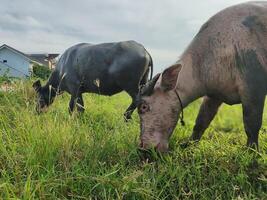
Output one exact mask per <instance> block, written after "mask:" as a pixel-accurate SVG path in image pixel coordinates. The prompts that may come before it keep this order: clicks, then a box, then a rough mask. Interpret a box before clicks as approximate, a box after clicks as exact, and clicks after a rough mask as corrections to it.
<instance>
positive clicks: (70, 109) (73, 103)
mask: <svg viewBox="0 0 267 200" xmlns="http://www.w3.org/2000/svg"><path fill="white" fill-rule="evenodd" d="M75 101H76V97H74V96H73V95H72V96H71V98H70V102H69V113H70V114H72V113H73V110H74V107H75Z"/></svg>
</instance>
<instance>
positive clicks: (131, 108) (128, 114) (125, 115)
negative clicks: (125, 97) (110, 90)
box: [124, 99, 136, 121]
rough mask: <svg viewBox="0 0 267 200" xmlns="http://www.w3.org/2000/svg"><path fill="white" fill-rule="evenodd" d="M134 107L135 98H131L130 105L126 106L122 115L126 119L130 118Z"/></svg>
mask: <svg viewBox="0 0 267 200" xmlns="http://www.w3.org/2000/svg"><path fill="white" fill-rule="evenodd" d="M135 108H136V103H135V99H132V103H131V104H130V106H129V107H128V108H127V110H126V111H125V113H124V117H125V120H126V121H128V120H130V119H132V113H133V111H134V110H135Z"/></svg>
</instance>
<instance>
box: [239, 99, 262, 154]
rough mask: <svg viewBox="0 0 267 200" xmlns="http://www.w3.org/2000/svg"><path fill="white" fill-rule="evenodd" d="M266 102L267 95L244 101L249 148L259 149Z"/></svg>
mask: <svg viewBox="0 0 267 200" xmlns="http://www.w3.org/2000/svg"><path fill="white" fill-rule="evenodd" d="M264 100H265V95H257V96H253V97H252V98H250V99H246V100H243V101H242V108H243V121H244V128H245V131H246V134H247V137H248V138H247V146H249V147H253V148H255V147H256V148H257V149H258V137H259V130H260V128H261V125H262V113H263V108H264Z"/></svg>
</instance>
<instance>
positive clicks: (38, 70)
mask: <svg viewBox="0 0 267 200" xmlns="http://www.w3.org/2000/svg"><path fill="white" fill-rule="evenodd" d="M50 74H51V70H50V69H49V68H48V67H46V66H43V65H37V64H34V65H33V75H34V76H35V77H38V78H41V79H47V78H48V77H49V75H50Z"/></svg>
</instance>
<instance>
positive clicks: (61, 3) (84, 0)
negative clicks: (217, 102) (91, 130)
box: [0, 0, 246, 72]
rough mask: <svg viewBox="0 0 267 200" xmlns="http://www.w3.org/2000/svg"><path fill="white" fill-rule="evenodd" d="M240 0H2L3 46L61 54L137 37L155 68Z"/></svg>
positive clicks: (0, 36)
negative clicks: (85, 44) (77, 46)
mask: <svg viewBox="0 0 267 200" xmlns="http://www.w3.org/2000/svg"><path fill="white" fill-rule="evenodd" d="M241 2H246V1H242V0H164V1H163V0H46V1H44V0H0V3H1V6H0V45H2V44H7V45H10V46H12V47H13V48H16V49H18V50H20V51H22V52H25V53H60V54H61V53H63V52H64V50H66V49H67V48H69V47H70V46H72V45H74V44H76V43H80V42H88V43H93V44H97V43H103V42H116V41H124V40H135V41H137V42H139V43H141V44H143V45H144V46H145V48H146V49H147V50H148V51H149V52H150V54H151V55H152V57H153V62H154V68H155V71H156V72H160V71H162V70H163V69H164V68H166V67H168V66H169V65H171V64H172V63H174V62H175V61H176V60H178V59H179V56H180V55H181V53H182V52H183V51H184V50H185V48H186V47H187V45H189V43H190V41H191V40H192V39H193V37H194V36H195V35H196V33H197V32H198V30H199V28H200V27H201V25H202V24H203V23H205V21H207V20H208V19H209V18H210V17H211V16H212V15H214V14H216V13H217V12H218V11H220V10H222V9H224V8H226V7H228V6H231V5H235V4H238V3H241Z"/></svg>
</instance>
